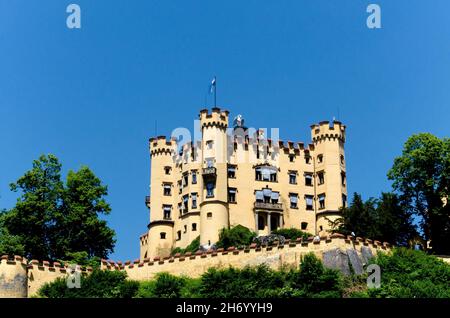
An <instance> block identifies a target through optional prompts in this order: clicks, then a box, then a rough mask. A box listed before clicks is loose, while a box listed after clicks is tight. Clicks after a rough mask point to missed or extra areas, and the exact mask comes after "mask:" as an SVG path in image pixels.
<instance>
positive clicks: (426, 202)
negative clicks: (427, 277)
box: [388, 133, 450, 254]
mask: <svg viewBox="0 0 450 318" xmlns="http://www.w3.org/2000/svg"><path fill="white" fill-rule="evenodd" d="M388 178H389V179H390V180H392V181H393V188H394V190H396V191H397V192H398V193H399V194H400V199H401V201H402V203H403V204H404V205H405V206H406V207H407V208H408V211H409V212H410V213H412V214H414V215H416V216H418V217H419V218H420V220H421V224H420V225H421V229H422V234H423V236H424V239H425V240H431V246H432V249H433V251H434V252H435V253H442V254H445V253H450V206H449V204H448V203H447V202H448V201H447V200H448V197H449V192H450V139H449V138H444V139H439V138H438V137H436V136H433V135H432V134H429V133H421V134H417V135H413V136H411V137H410V138H409V139H408V140H407V141H406V143H405V145H404V147H403V152H402V155H401V156H400V157H397V158H395V160H394V165H393V166H392V168H391V170H389V172H388Z"/></svg>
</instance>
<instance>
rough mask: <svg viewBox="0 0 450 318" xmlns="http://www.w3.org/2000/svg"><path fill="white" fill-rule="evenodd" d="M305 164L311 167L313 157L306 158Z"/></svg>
mask: <svg viewBox="0 0 450 318" xmlns="http://www.w3.org/2000/svg"><path fill="white" fill-rule="evenodd" d="M305 163H306V164H307V165H309V164H310V163H311V157H310V156H305Z"/></svg>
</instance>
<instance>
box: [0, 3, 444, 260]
mask: <svg viewBox="0 0 450 318" xmlns="http://www.w3.org/2000/svg"><path fill="white" fill-rule="evenodd" d="M371 2H375V3H378V4H380V5H381V9H382V27H383V28H382V29H381V30H369V29H368V28H367V27H366V17H367V15H368V14H367V13H366V7H367V5H368V4H369V3H371ZM70 3H77V4H79V5H80V6H81V10H82V29H81V30H69V29H68V28H67V27H66V17H67V14H66V12H65V11H66V10H65V9H66V6H67V5H68V4H70ZM449 14H450V2H449V1H448V0H441V1H438V0H435V1H432V3H431V2H429V1H412V0H407V1H406V0H403V1H401V0H396V1H379V0H373V1H364V0H343V1H331V0H330V1H325V0H316V1H309V0H308V1H306V0H305V1H301V0H292V1H287V0H283V1H257V0H245V1H242V0H239V1H237V0H236V1H230V0H227V1H225V0H221V1H195V0H190V1H186V0H183V1H182V0H179V1H169V0H164V1H162V0H159V1H149V0H145V1H144V0H141V1H138V0H135V1H125V0H120V1H110V0H109V1H106V0H105V1H103V0H102V1H101V0H96V1H88V0H70V1H63V0H52V1H51V0H45V1H42V0H39V1H37V0H36V1H30V0H15V1H11V0H0V135H1V139H0V149H1V150H0V208H10V207H11V206H13V205H14V202H15V200H16V198H17V194H14V193H11V192H10V191H9V187H8V184H9V183H11V182H13V181H15V180H16V179H17V178H18V177H19V176H21V175H22V174H23V173H24V172H25V171H26V170H28V169H29V168H30V167H31V162H32V160H33V159H35V158H37V157H38V156H39V155H40V154H44V153H45V154H46V153H53V154H55V155H57V156H58V157H59V158H60V160H61V161H62V163H63V169H64V174H65V173H66V172H67V170H68V169H78V168H79V167H80V166H81V165H88V166H89V167H90V168H91V169H92V170H93V171H94V172H95V173H96V174H97V175H98V176H99V177H100V178H101V179H102V180H103V181H104V183H105V184H107V185H108V187H109V196H108V201H109V202H110V203H111V206H112V209H113V211H112V214H111V215H110V216H109V217H108V218H107V219H108V221H109V224H110V226H111V227H113V228H114V229H115V230H116V232H117V239H118V242H117V246H116V250H115V253H114V254H113V255H111V258H114V259H117V260H119V259H120V260H126V259H134V258H137V257H138V254H139V252H138V251H139V241H138V236H139V235H140V234H142V233H144V232H145V231H146V225H147V223H148V218H149V216H148V211H147V208H146V207H145V205H144V196H145V195H146V194H147V192H148V189H149V173H150V172H149V165H150V162H149V154H148V138H149V137H152V136H153V135H154V133H155V120H157V121H158V134H166V135H168V134H170V132H171V131H172V129H173V128H175V127H187V128H190V129H192V127H193V119H195V118H197V114H198V110H199V109H201V108H203V107H204V106H205V105H204V97H205V92H206V90H207V86H208V84H209V81H210V80H211V78H212V77H213V76H214V75H217V77H218V104H219V105H220V106H222V107H225V108H227V109H230V110H231V111H232V114H233V115H235V114H237V113H242V114H243V115H244V117H245V119H246V124H247V125H249V126H252V127H280V136H281V138H282V139H284V140H294V141H304V142H309V141H310V131H309V125H310V124H313V123H316V122H319V121H321V120H330V119H332V117H333V116H338V110H337V109H338V108H339V113H340V119H341V120H342V121H343V122H344V123H345V124H346V125H347V126H348V131H347V145H346V157H347V165H348V173H347V175H348V187H349V192H354V191H357V192H361V193H362V194H363V196H364V197H365V198H368V197H369V196H377V195H379V193H380V192H381V191H387V190H389V189H390V183H389V182H388V180H387V178H386V172H387V171H388V169H389V168H390V166H391V165H392V162H393V158H394V157H395V156H397V155H399V154H400V152H401V149H402V144H403V143H404V141H405V140H406V139H407V137H408V136H409V135H411V134H413V133H419V132H431V133H433V134H436V135H437V136H439V137H444V136H449V135H450V134H449V133H450V128H449V127H450V125H449V122H450V115H449V106H450V20H449V19H448V16H449Z"/></svg>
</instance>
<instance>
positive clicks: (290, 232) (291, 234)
mask: <svg viewBox="0 0 450 318" xmlns="http://www.w3.org/2000/svg"><path fill="white" fill-rule="evenodd" d="M272 233H273V234H277V235H282V236H284V238H285V239H287V240H296V239H297V238H299V237H301V238H303V239H304V240H306V239H308V237H310V236H312V234H309V233H306V232H303V231H301V230H299V229H295V228H290V229H278V230H275V231H273V232H272Z"/></svg>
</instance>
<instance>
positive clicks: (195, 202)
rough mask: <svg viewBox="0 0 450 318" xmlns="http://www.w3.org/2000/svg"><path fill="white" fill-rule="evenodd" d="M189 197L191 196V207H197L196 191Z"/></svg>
mask: <svg viewBox="0 0 450 318" xmlns="http://www.w3.org/2000/svg"><path fill="white" fill-rule="evenodd" d="M191 198H192V209H196V208H197V193H192V195H191Z"/></svg>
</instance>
